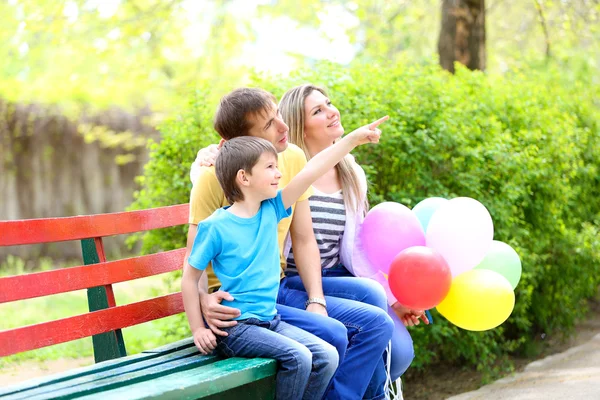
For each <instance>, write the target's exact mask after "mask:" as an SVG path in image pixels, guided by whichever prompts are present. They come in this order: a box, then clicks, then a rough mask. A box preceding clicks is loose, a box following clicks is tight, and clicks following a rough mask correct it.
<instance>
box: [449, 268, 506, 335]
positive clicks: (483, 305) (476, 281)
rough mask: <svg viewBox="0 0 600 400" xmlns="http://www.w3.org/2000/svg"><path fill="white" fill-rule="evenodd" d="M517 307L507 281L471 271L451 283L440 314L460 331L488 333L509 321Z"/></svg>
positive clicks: (496, 275) (486, 273)
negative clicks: (487, 331) (460, 329)
mask: <svg viewBox="0 0 600 400" xmlns="http://www.w3.org/2000/svg"><path fill="white" fill-rule="evenodd" d="M514 307H515V293H514V292H513V288H512V285H511V284H510V282H509V281H508V280H507V279H506V278H505V277H503V276H502V275H500V274H499V273H497V272H495V271H491V270H486V269H472V270H470V271H467V272H464V273H462V274H460V275H458V276H457V277H456V278H454V279H453V280H452V286H450V292H449V293H448V296H446V298H445V299H444V300H443V301H442V302H441V303H440V304H438V306H437V310H438V311H439V312H440V314H442V315H443V316H444V317H446V319H447V320H448V321H450V322H452V323H453V324H454V325H456V326H458V327H459V328H463V329H466V330H469V331H486V330H488V329H493V328H495V327H497V326H498V325H500V324H501V323H503V322H504V321H506V319H507V318H508V317H509V316H510V313H511V312H512V310H513V308H514Z"/></svg>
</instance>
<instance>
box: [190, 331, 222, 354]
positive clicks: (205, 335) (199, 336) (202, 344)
mask: <svg viewBox="0 0 600 400" xmlns="http://www.w3.org/2000/svg"><path fill="white" fill-rule="evenodd" d="M194 343H195V344H196V347H197V348H198V350H200V353H202V354H204V355H206V354H210V353H211V352H212V351H213V350H214V349H215V347H217V337H216V336H215V334H214V333H212V331H211V330H210V329H207V328H198V329H196V331H195V332H194Z"/></svg>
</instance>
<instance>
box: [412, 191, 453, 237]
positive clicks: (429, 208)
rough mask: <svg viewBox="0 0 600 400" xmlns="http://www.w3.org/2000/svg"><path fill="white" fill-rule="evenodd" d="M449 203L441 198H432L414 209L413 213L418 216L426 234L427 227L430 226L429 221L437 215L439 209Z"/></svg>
mask: <svg viewBox="0 0 600 400" xmlns="http://www.w3.org/2000/svg"><path fill="white" fill-rule="evenodd" d="M447 202H448V200H446V199H444V198H441V197H430V198H428V199H425V200H423V201H421V202H420V203H419V204H417V205H416V206H415V207H414V208H413V209H412V211H413V212H414V213H415V214H416V215H417V218H418V219H419V222H420V223H421V226H422V227H423V231H424V232H427V226H428V225H429V220H430V219H431V217H432V216H433V213H435V212H436V211H437V209H438V208H440V207H441V206H442V205H443V204H445V203H447Z"/></svg>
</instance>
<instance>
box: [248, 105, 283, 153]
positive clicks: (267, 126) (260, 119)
mask: <svg viewBox="0 0 600 400" xmlns="http://www.w3.org/2000/svg"><path fill="white" fill-rule="evenodd" d="M271 105H272V106H271V109H270V110H265V112H262V113H257V114H254V115H250V116H248V117H247V118H248V122H250V124H251V125H252V128H250V131H249V132H248V133H249V135H250V136H254V137H259V138H263V139H266V140H268V141H269V142H271V143H273V146H275V150H277V152H278V153H281V152H282V151H284V150H285V149H287V146H288V130H289V128H288V126H287V125H286V124H285V122H283V119H282V118H281V113H280V112H279V108H278V107H277V104H275V103H273V102H272V103H271Z"/></svg>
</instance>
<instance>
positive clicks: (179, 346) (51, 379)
mask: <svg viewBox="0 0 600 400" xmlns="http://www.w3.org/2000/svg"><path fill="white" fill-rule="evenodd" d="M195 347H196V346H195V345H194V341H193V340H192V338H186V339H181V340H178V341H176V342H173V343H169V344H166V345H164V346H160V347H157V348H155V349H151V350H145V351H143V352H142V353H139V354H134V355H132V356H128V357H122V358H116V359H114V360H108V361H103V362H101V363H97V364H93V365H88V366H85V367H80V368H76V369H72V370H69V371H65V372H62V373H59V374H53V375H50V376H43V377H39V378H34V379H29V380H27V381H25V382H22V383H20V384H17V385H11V386H8V387H3V388H0V396H8V395H10V394H14V393H17V392H24V391H28V390H34V389H37V388H41V387H44V386H48V385H54V384H56V383H59V382H64V381H67V380H71V379H77V378H79V377H84V376H87V375H94V374H98V373H102V372H105V371H111V370H113V369H119V368H121V367H124V366H129V365H133V364H135V363H140V362H144V361H146V360H152V359H155V358H157V357H161V356H164V355H168V354H172V353H175V352H178V351H180V350H186V349H192V350H190V351H193V349H195Z"/></svg>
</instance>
